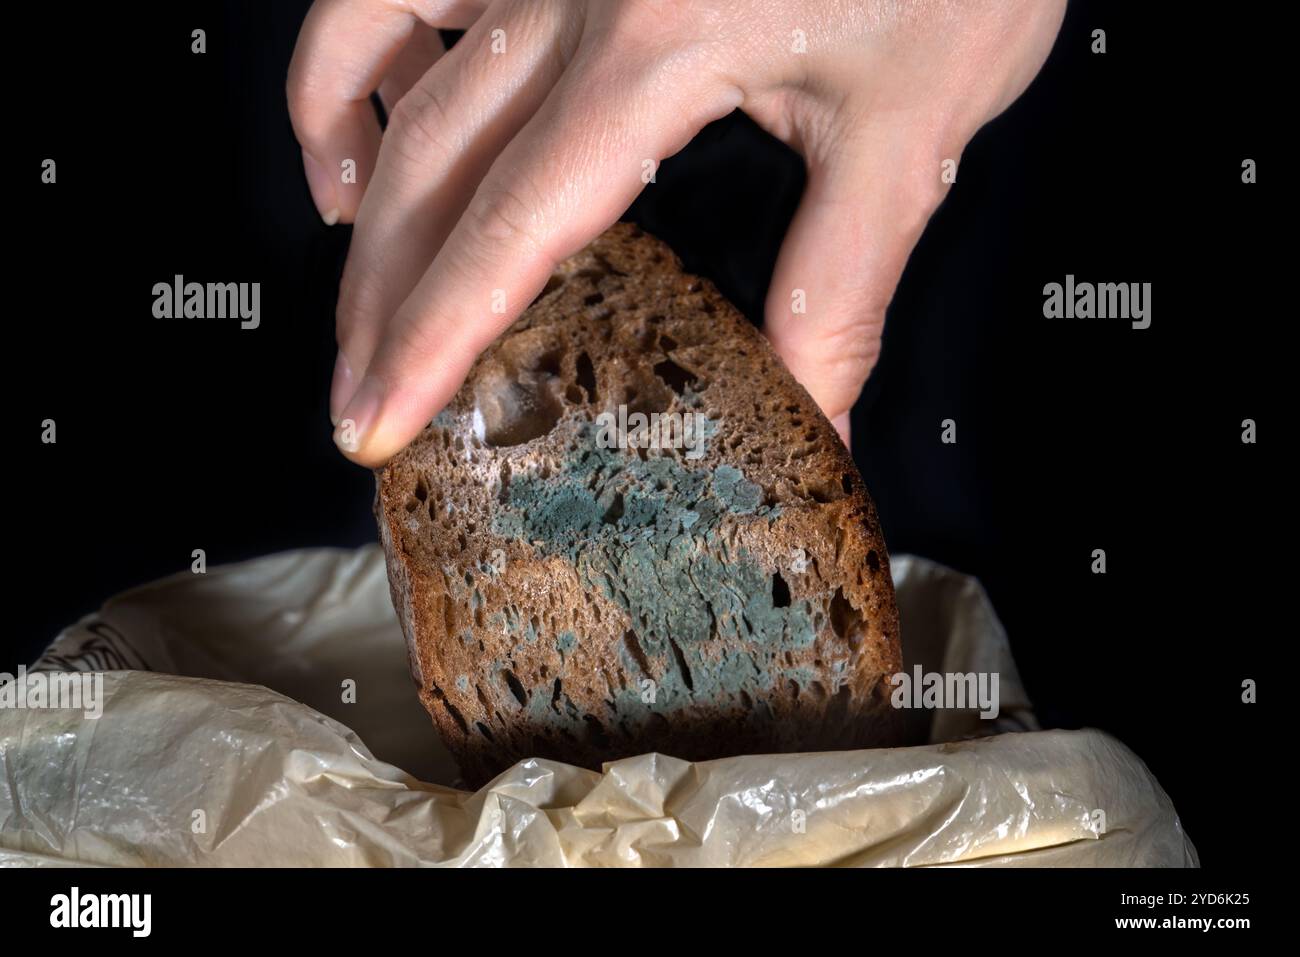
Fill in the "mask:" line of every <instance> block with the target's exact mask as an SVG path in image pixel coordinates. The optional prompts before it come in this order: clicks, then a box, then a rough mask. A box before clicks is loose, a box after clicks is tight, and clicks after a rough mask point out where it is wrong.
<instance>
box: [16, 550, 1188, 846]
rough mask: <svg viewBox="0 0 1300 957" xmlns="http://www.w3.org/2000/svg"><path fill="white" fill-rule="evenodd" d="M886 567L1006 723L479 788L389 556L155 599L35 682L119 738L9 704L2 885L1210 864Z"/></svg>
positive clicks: (279, 558)
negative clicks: (83, 690) (12, 876)
mask: <svg viewBox="0 0 1300 957" xmlns="http://www.w3.org/2000/svg"><path fill="white" fill-rule="evenodd" d="M892 571H893V574H894V581H895V585H896V588H897V592H898V601H899V608H900V612H901V615H902V632H903V643H904V651H905V656H906V665H907V668H908V669H909V670H910V669H911V668H912V666H913V665H915V664H920V665H922V667H923V669H924V670H927V671H939V672H972V671H975V672H997V673H998V674H999V676H1000V689H999V690H1000V699H1001V713H1000V715H999V718H998V719H997V721H996V722H989V721H981V720H980V718H979V717H978V715H977V714H975V712H974V711H973V710H967V711H936V712H928V711H917V712H912V713H910V714H909V718H910V719H911V720H913V722H914V724H913V726H912V732H913V734H914V735H917V740H921V741H925V740H928V741H931V742H933V743H931V744H925V745H920V746H917V747H909V748H895V749H885V750H874V751H853V752H833V753H826V754H803V755H775V756H772V755H749V756H744V757H736V758H727V759H724V760H719V761H709V762H700V763H694V764H692V763H689V762H685V761H680V760H677V759H675V758H671V757H666V756H663V755H655V754H649V755H643V756H640V757H636V758H629V759H626V760H622V761H617V762H614V763H612V764H609V765H607V766H606V767H605V769H604V773H603V774H597V773H594V772H592V771H588V770H585V769H581V768H575V767H571V766H568V765H564V764H560V763H557V762H552V761H541V760H530V761H523V762H520V763H519V764H517V765H515V766H514V767H513V768H511V769H509V770H508V771H507V772H505V773H504V774H503V775H501V776H500V777H499V778H497V780H496V781H494V782H493V783H492V784H490V785H489V786H487V787H485V788H483V789H482V790H480V791H478V792H477V793H469V792H466V791H460V790H456V789H455V788H453V787H451V786H450V785H451V783H452V782H454V780H455V775H456V772H455V766H454V764H453V763H452V761H451V760H450V757H449V755H448V754H447V751H446V749H445V748H444V747H443V746H442V744H441V742H440V741H439V740H438V737H437V735H436V733H435V732H434V730H433V726H432V723H431V722H430V720H429V718H428V716H427V715H426V714H425V712H424V709H423V708H422V707H421V706H420V704H419V703H418V701H417V699H416V696H415V692H414V689H413V687H412V683H411V679H410V676H409V673H408V670H407V662H406V651H405V642H404V640H403V638H402V635H401V631H400V629H399V627H398V624H397V620H396V618H395V616H394V614H393V610H392V607H391V604H390V602H389V597H388V586H387V581H386V578H385V572H384V562H383V556H382V554H381V553H380V552H379V550H378V548H377V547H373V546H372V547H368V548H364V549H361V550H359V551H357V552H343V551H334V550H308V551H301V552H290V553H285V554H280V555H272V556H268V557H266V558H261V559H257V560H255V561H251V562H245V563H243V564H240V565H233V566H227V567H222V568H216V569H212V570H210V571H209V572H208V573H207V574H206V575H191V574H182V575H177V576H174V577H172V578H168V579H165V580H163V581H160V582H157V583H154V584H152V585H147V586H144V587H142V588H137V589H134V590H132V591H130V592H127V593H125V594H123V595H120V596H118V597H116V598H114V599H111V600H110V601H109V602H107V603H106V604H105V606H104V608H103V609H102V610H101V611H100V612H99V613H98V614H96V615H92V616H90V617H88V618H87V619H85V620H83V621H82V622H80V623H78V624H77V625H75V626H73V627H71V628H68V629H67V630H65V631H64V632H63V633H62V634H61V635H60V636H59V637H58V639H57V640H56V641H55V643H54V644H53V645H52V646H51V648H50V650H49V652H47V653H46V655H45V656H44V657H43V658H42V659H41V661H40V662H38V663H37V665H36V666H35V667H37V668H42V669H48V670H60V671H62V670H77V671H95V672H99V671H104V672H105V675H104V704H103V714H102V716H101V717H99V718H98V719H93V718H87V717H85V716H84V715H83V713H82V712H80V711H75V710H66V709H65V710H58V709H31V710H12V709H0V864H25V865H41V864H66V863H80V864H104V865H142V864H158V865H414V864H441V865H551V866H602V865H605V866H628V865H632V866H635V865H675V866H697V865H706V866H728V865H829V864H837V865H858V866H861V865H938V864H957V865H990V864H994V865H1069V866H1124V865H1150V866H1177V867H1181V866H1195V865H1196V864H1197V858H1196V852H1195V850H1194V848H1193V847H1192V845H1191V842H1190V841H1188V839H1187V837H1186V835H1184V833H1183V831H1182V828H1181V825H1180V824H1179V820H1178V817H1177V815H1176V813H1175V811H1174V808H1173V805H1172V804H1171V803H1170V801H1169V798H1168V797H1167V796H1166V795H1165V793H1164V791H1162V790H1161V788H1160V786H1159V784H1157V782H1156V781H1155V779H1154V778H1153V777H1152V776H1151V773H1150V772H1149V771H1148V770H1147V768H1146V766H1145V765H1144V764H1143V763H1142V762H1141V761H1140V760H1139V759H1138V758H1137V757H1136V756H1135V755H1134V754H1133V753H1132V752H1130V751H1129V750H1128V749H1127V748H1125V747H1124V746H1123V745H1122V744H1120V743H1119V742H1117V741H1115V740H1114V739H1113V738H1110V737H1108V736H1107V735H1105V734H1102V733H1101V732H1097V731H1091V730H1084V731H1036V730H1033V729H1034V728H1035V727H1036V725H1035V724H1034V719H1033V714H1032V710H1031V708H1030V704H1029V701H1028V698H1027V697H1026V695H1025V694H1024V690H1023V688H1022V687H1021V684H1020V681H1019V678H1018V676H1017V674H1016V669H1015V664H1014V662H1013V661H1012V659H1011V655H1010V649H1009V646H1008V643H1007V640H1006V635H1005V633H1004V632H1003V630H1002V627H1001V625H1000V624H999V622H998V620H997V618H996V616H995V615H994V614H993V611H992V608H991V607H990V605H989V602H988V599H987V596H986V595H985V594H984V591H983V589H982V588H980V586H979V584H978V583H977V582H975V581H974V580H973V579H970V578H968V577H966V576H962V575H959V574H957V573H955V572H952V571H950V570H948V569H945V568H942V567H941V566H938V565H935V564H933V563H931V562H927V561H924V560H921V559H916V558H910V557H899V558H896V559H895V560H894V561H893V563H892ZM110 669H111V670H110ZM272 689H274V690H272ZM349 690H350V691H351V692H352V693H353V694H354V700H352V701H348V700H347V699H348V698H349V697H350V695H349V694H346V693H345V692H348V691H349ZM1016 729H1026V730H1023V731H1017V730H1016ZM990 731H1002V732H1004V733H998V734H992V735H990V736H986V737H982V738H977V739H968V740H960V741H958V740H956V739H958V738H962V737H964V736H968V735H972V734H981V733H982V734H986V735H988V734H989V732H990ZM425 782H440V783H425Z"/></svg>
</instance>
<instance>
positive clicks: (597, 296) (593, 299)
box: [582, 292, 605, 306]
mask: <svg viewBox="0 0 1300 957" xmlns="http://www.w3.org/2000/svg"><path fill="white" fill-rule="evenodd" d="M604 301H605V294H604V293H603V292H593V293H592V294H591V295H589V296H586V297H584V298H583V300H582V304H583V305H584V306H599V305H600V304H601V303H602V302H604Z"/></svg>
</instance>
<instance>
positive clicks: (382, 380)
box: [335, 57, 740, 465]
mask: <svg viewBox="0 0 1300 957" xmlns="http://www.w3.org/2000/svg"><path fill="white" fill-rule="evenodd" d="M666 72H668V71H664V70H660V71H654V70H648V71H644V72H642V71H638V70H637V69H635V68H630V67H628V65H627V63H626V61H623V62H621V63H619V64H618V65H617V66H613V67H611V66H610V64H609V62H608V61H607V60H605V59H604V58H603V57H602V58H600V59H599V60H596V61H594V63H592V64H590V65H588V64H578V63H575V65H574V67H573V68H572V69H571V70H569V71H568V72H566V73H565V75H564V76H563V77H562V78H561V81H560V83H559V84H557V86H556V87H555V89H554V90H553V91H552V92H551V94H550V96H548V97H547V99H546V102H545V103H544V105H543V106H542V109H541V110H540V111H538V113H537V114H536V116H534V117H533V119H532V120H530V121H529V123H528V124H527V126H525V127H524V129H523V130H522V131H521V132H520V134H519V136H517V137H516V138H515V139H514V140H513V141H512V142H511V143H510V145H509V146H508V147H507V148H506V150H505V151H504V152H503V153H502V154H501V156H500V157H499V158H498V159H497V161H496V162H495V163H494V164H493V165H492V167H491V169H490V170H489V172H488V174H487V176H486V177H485V178H484V180H483V182H482V183H481V184H480V186H479V188H478V191H477V192H476V194H475V196H474V198H473V200H472V201H471V203H470V205H469V207H468V208H467V209H466V211H465V215H464V216H462V217H461V219H460V221H459V222H458V223H457V224H456V226H455V228H454V229H453V231H452V233H451V235H450V236H449V237H448V239H447V242H446V243H445V244H444V245H443V247H442V249H441V251H440V252H439V253H438V256H437V258H436V259H435V260H434V261H433V264H432V265H431V266H430V268H429V270H428V272H426V273H425V274H424V276H423V277H422V278H421V280H420V282H419V284H418V285H417V286H416V287H415V289H414V290H413V291H412V293H411V295H410V296H409V297H408V298H407V299H406V301H405V302H404V303H403V304H402V306H401V308H400V309H399V310H398V312H397V314H396V315H395V316H394V317H393V320H392V322H390V323H389V326H388V328H387V329H386V330H385V333H384V338H383V340H382V342H381V343H380V345H379V348H378V350H377V351H376V353H375V357H374V359H373V360H372V362H371V364H370V368H369V369H368V370H367V373H366V376H365V378H364V380H363V382H362V384H361V385H360V387H359V388H358V389H357V392H356V394H355V395H354V396H353V399H352V401H351V402H350V403H349V405H348V407H347V409H345V410H344V414H343V418H342V419H341V420H340V428H339V429H338V430H336V432H335V440H336V441H337V442H338V443H339V445H340V448H342V449H343V451H344V452H345V453H346V454H348V455H349V456H350V457H351V458H353V459H354V460H355V461H358V462H361V463H363V464H367V465H377V464H380V463H382V462H385V461H387V460H388V459H389V458H390V457H391V456H392V455H394V454H395V453H396V452H398V451H399V450H400V449H402V448H403V447H404V446H405V445H406V444H407V443H408V442H409V441H410V440H411V439H412V438H414V437H415V436H416V434H418V432H419V431H420V429H422V428H423V427H424V426H425V424H427V423H428V421H429V419H430V418H431V417H432V416H433V415H434V414H435V413H436V412H437V411H438V410H439V409H441V408H442V407H443V406H444V405H446V403H447V402H448V401H449V400H450V398H451V397H452V395H453V394H454V393H455V391H456V389H457V388H459V386H460V384H461V383H462V382H463V381H464V378H465V374H466V373H467V372H468V370H469V367H470V365H471V364H472V363H473V361H474V359H475V358H476V357H477V356H478V354H479V353H480V352H481V351H482V350H483V349H484V348H485V347H486V346H487V345H488V344H489V343H490V342H491V341H492V339H494V338H495V337H496V336H497V335H499V334H500V333H501V332H502V331H503V330H504V329H505V328H506V327H507V326H509V325H510V323H511V322H513V321H514V320H515V319H516V318H517V317H518V316H519V314H520V313H521V312H522V311H523V309H524V307H525V306H527V305H528V303H529V302H531V301H532V300H533V298H534V297H535V296H536V295H537V293H538V292H540V291H541V289H542V287H543V285H544V284H545V282H546V280H547V278H549V276H550V275H551V273H552V271H553V269H554V267H555V265H556V263H557V262H559V261H560V260H561V259H563V258H565V257H567V256H569V255H572V254H573V253H575V252H577V251H578V250H579V249H581V248H582V246H583V245H585V244H586V243H587V242H589V241H590V240H591V239H592V238H594V237H595V236H596V235H597V234H598V233H600V232H601V231H602V230H603V229H605V228H606V227H608V226H609V225H610V224H611V223H613V222H614V220H616V219H617V218H618V216H619V215H620V214H621V213H622V212H623V211H624V210H625V209H626V208H627V206H628V205H629V204H630V203H631V201H632V200H633V199H634V198H635V197H636V195H637V193H639V192H640V191H641V189H642V188H643V186H644V185H645V184H644V183H643V181H642V171H643V169H646V167H645V166H643V163H645V162H647V161H648V162H650V163H652V164H653V163H654V162H655V161H656V160H658V159H660V158H662V157H665V156H669V155H671V154H672V153H675V152H676V151H677V150H679V149H681V148H682V147H683V146H684V145H685V144H686V142H687V140H689V138H690V137H691V136H692V135H693V134H694V133H695V132H696V131H697V130H698V129H699V128H700V127H701V126H703V125H704V124H705V123H707V122H709V121H711V120H713V119H716V118H717V117H719V116H722V115H725V114H726V113H727V112H730V111H731V110H732V109H734V108H735V107H736V106H737V105H738V103H739V99H740V97H739V94H738V93H737V92H736V91H735V90H734V89H731V88H727V87H726V86H725V85H717V84H712V83H707V82H705V81H703V80H702V76H703V74H702V72H697V71H694V70H690V69H685V70H681V71H680V72H679V73H678V74H677V75H674V76H668V77H666V76H664V74H665V73H666ZM629 76H630V77H632V78H631V79H629ZM494 294H495V295H494ZM494 300H495V303H497V304H503V307H504V308H503V311H501V312H499V313H498V312H494V311H493V309H492V306H493V305H494Z"/></svg>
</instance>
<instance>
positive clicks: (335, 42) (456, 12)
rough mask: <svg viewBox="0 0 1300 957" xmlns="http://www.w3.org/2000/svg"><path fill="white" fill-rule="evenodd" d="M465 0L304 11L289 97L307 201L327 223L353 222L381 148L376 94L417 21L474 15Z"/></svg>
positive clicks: (357, 2) (373, 2)
mask: <svg viewBox="0 0 1300 957" xmlns="http://www.w3.org/2000/svg"><path fill="white" fill-rule="evenodd" d="M478 8H479V4H477V3H471V2H468V0H445V2H444V0H423V2H420V3H417V4H407V3H402V2H399V0H317V2H316V3H314V4H313V5H312V7H311V10H309V11H308V13H307V18H306V20H305V21H304V22H303V25H302V30H301V32H300V33H299V35H298V43H297V45H296V46H295V47H294V51H293V59H292V60H291V61H290V63H289V77H288V82H287V93H288V99H289V119H290V121H291V122H292V123H293V129H294V134H295V135H296V136H297V137H298V142H299V144H300V145H301V146H302V151H303V168H304V171H305V172H306V174H307V184H308V186H309V188H310V189H311V195H312V201H313V202H314V203H315V204H316V208H317V210H318V211H319V212H320V214H321V217H322V218H323V219H324V220H325V221H326V222H327V223H329V224H331V225H332V224H333V223H336V222H340V221H341V222H351V221H352V219H353V217H354V216H355V215H356V211H357V207H358V206H359V205H360V202H361V194H362V193H363V192H364V191H365V186H366V183H367V182H368V180H369V178H370V173H371V170H372V169H373V166H374V160H375V154H376V153H377V152H378V150H379V137H380V133H379V120H378V118H377V117H376V116H375V111H374V108H373V107H372V106H371V104H370V94H371V93H374V92H375V91H376V90H377V89H378V88H379V84H380V82H381V81H382V80H383V78H384V75H385V73H386V72H387V70H388V68H389V67H390V66H391V65H392V63H393V62H394V60H395V59H396V58H397V56H398V54H399V53H400V52H401V50H402V48H403V47H404V46H405V45H406V43H407V40H408V39H410V37H411V35H412V31H413V30H414V28H415V24H416V15H417V14H418V15H419V16H420V18H421V19H423V20H424V21H425V23H427V24H428V25H430V26H444V27H454V26H457V25H458V24H459V22H461V21H465V20H467V19H469V20H471V21H472V17H470V14H471V13H473V12H476V11H477V10H478Z"/></svg>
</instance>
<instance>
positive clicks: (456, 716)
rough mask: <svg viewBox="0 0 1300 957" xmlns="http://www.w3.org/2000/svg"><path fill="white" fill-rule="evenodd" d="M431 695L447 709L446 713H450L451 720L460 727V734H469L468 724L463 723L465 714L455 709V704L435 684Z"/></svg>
mask: <svg viewBox="0 0 1300 957" xmlns="http://www.w3.org/2000/svg"><path fill="white" fill-rule="evenodd" d="M433 696H434V697H435V698H436V699H438V703H439V704H441V705H442V706H443V707H444V708H446V709H447V714H449V715H451V720H453V721H455V722H456V727H458V728H460V733H461V734H469V725H467V724H466V723H465V716H464V715H462V714H461V713H460V712H459V711H457V710H456V706H455V705H454V704H452V703H451V702H450V701H448V700H447V695H446V694H444V693H443V690H442V689H441V688H439V687H437V686H436V685H435V686H434V688H433Z"/></svg>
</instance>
